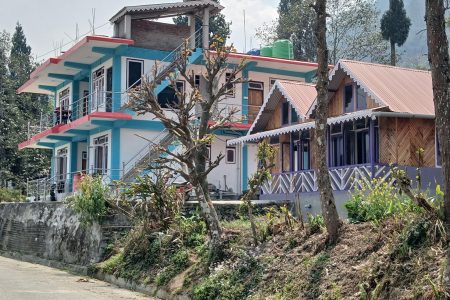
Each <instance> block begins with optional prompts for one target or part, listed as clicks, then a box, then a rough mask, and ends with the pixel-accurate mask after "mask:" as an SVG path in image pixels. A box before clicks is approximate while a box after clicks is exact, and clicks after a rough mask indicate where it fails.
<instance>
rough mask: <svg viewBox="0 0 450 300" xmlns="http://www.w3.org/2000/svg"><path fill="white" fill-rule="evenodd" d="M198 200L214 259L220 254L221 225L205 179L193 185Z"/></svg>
mask: <svg viewBox="0 0 450 300" xmlns="http://www.w3.org/2000/svg"><path fill="white" fill-rule="evenodd" d="M195 193H196V194H197V198H198V202H199V204H200V207H201V210H202V215H203V218H204V219H205V221H206V226H208V233H209V238H210V244H209V245H210V250H211V258H212V260H213V261H216V260H217V259H218V258H220V256H221V254H222V227H221V226H220V221H219V216H218V215H217V211H216V209H215V207H214V205H213V203H212V201H211V197H210V196H209V191H208V184H207V181H206V180H204V181H203V182H199V183H198V184H197V185H196V187H195Z"/></svg>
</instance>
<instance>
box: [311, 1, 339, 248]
mask: <svg viewBox="0 0 450 300" xmlns="http://www.w3.org/2000/svg"><path fill="white" fill-rule="evenodd" d="M326 2H327V1H326V0H317V1H316V3H315V4H314V5H312V7H313V8H314V10H315V11H316V28H315V36H316V42H317V60H318V64H319V66H318V76H317V84H316V90H317V107H316V118H315V119H316V120H315V124H316V127H315V131H316V139H315V143H316V153H315V155H316V158H317V182H318V186H319V190H320V202H321V206H322V214H323V217H324V220H325V225H326V227H327V232H328V241H329V242H330V243H335V242H336V241H337V238H338V234H339V226H340V221H339V216H338V213H337V210H336V205H335V203H334V196H333V190H332V188H331V181H330V174H329V173H328V166H327V158H326V153H327V149H326V132H327V118H328V102H329V101H328V50H327V39H326V31H327V27H326V26H327V13H326Z"/></svg>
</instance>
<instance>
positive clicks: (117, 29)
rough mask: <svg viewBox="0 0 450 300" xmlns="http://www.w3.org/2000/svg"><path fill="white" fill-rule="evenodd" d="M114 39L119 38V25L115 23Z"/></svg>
mask: <svg viewBox="0 0 450 300" xmlns="http://www.w3.org/2000/svg"><path fill="white" fill-rule="evenodd" d="M113 37H115V38H118V37H120V36H119V24H117V23H114V33H113Z"/></svg>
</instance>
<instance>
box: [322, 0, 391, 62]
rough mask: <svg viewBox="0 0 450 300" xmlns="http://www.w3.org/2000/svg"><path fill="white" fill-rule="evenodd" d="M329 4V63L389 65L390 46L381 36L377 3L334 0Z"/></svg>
mask: <svg viewBox="0 0 450 300" xmlns="http://www.w3.org/2000/svg"><path fill="white" fill-rule="evenodd" d="M328 3H329V5H328V9H327V10H328V14H329V16H330V17H329V18H328V21H327V29H328V33H327V41H328V45H329V51H330V63H332V64H336V63H337V62H338V60H339V59H341V58H346V59H353V60H366V61H372V62H378V63H386V62H387V60H388V59H389V58H388V57H389V53H388V43H386V41H384V40H383V37H382V35H381V33H380V29H379V23H378V20H379V16H380V13H379V11H378V10H377V8H376V5H375V2H374V1H373V0H353V1H348V0H331V1H329V2H328Z"/></svg>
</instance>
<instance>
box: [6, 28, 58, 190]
mask: <svg viewBox="0 0 450 300" xmlns="http://www.w3.org/2000/svg"><path fill="white" fill-rule="evenodd" d="M34 67H35V65H34V63H33V60H32V57H31V49H30V46H29V45H28V44H27V40H26V37H25V34H24V31H23V28H22V26H21V25H20V24H17V25H16V28H15V32H14V34H13V36H12V38H11V36H10V35H9V34H8V33H6V32H0V187H6V186H8V184H9V183H12V184H13V185H14V186H16V187H17V188H19V189H24V188H25V182H26V179H27V178H36V177H43V176H45V175H46V173H47V171H48V169H49V166H50V152H48V151H46V150H34V149H27V150H21V151H19V149H18V148H17V145H18V144H19V143H20V142H23V141H25V140H26V139H27V134H26V133H27V125H28V122H31V123H38V121H39V120H40V116H41V113H43V114H46V113H48V112H49V105H48V97H47V96H45V95H36V94H33V95H29V94H17V93H16V90H17V88H18V87H20V86H21V85H22V84H23V83H25V82H26V81H27V80H28V79H29V75H30V72H31V70H32V69H33V68H34Z"/></svg>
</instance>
